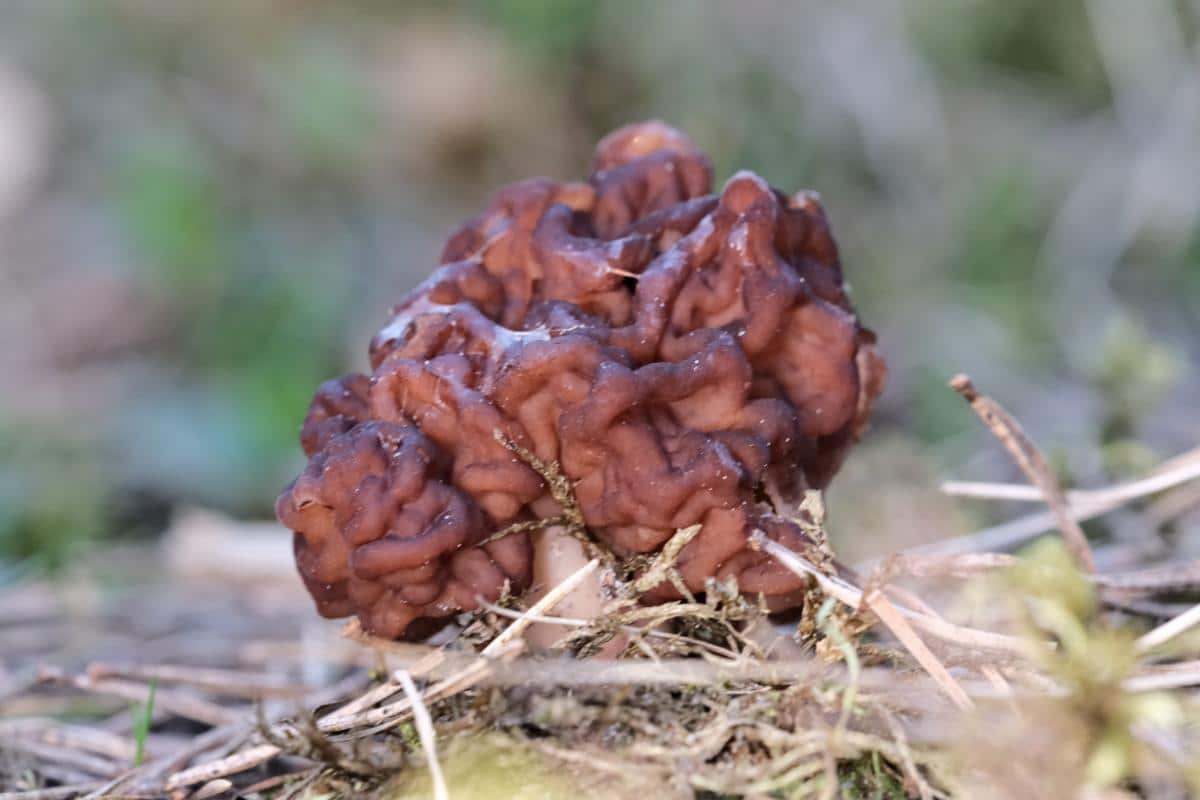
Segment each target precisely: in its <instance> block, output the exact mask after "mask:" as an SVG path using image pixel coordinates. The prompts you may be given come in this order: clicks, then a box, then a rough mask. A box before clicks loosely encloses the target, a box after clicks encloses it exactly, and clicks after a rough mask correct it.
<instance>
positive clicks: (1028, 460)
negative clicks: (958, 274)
mask: <svg viewBox="0 0 1200 800" xmlns="http://www.w3.org/2000/svg"><path fill="white" fill-rule="evenodd" d="M950 386H951V388H953V389H954V391H956V392H958V393H959V394H960V395H962V396H963V398H964V399H965V400H966V401H967V402H968V403H970V404H971V408H972V409H973V410H974V411H975V413H976V414H977V415H978V416H979V418H980V419H981V420H983V422H984V424H985V425H987V426H988V428H990V429H991V431H992V433H994V434H995V435H996V438H998V439H999V440H1000V442H1001V443H1002V444H1003V445H1004V446H1005V448H1006V449H1007V450H1008V452H1009V454H1011V455H1012V457H1013V459H1014V460H1015V461H1016V462H1017V466H1019V467H1020V468H1021V470H1022V471H1023V472H1024V473H1025V475H1026V476H1027V477H1028V478H1029V480H1030V481H1032V482H1033V484H1034V485H1035V486H1037V488H1038V489H1039V490H1040V491H1041V493H1042V495H1043V497H1044V498H1045V500H1046V504H1047V505H1049V506H1050V511H1051V513H1053V514H1054V518H1055V520H1056V522H1057V523H1058V528H1059V530H1060V531H1062V534H1063V537H1064V538H1065V539H1066V541H1067V548H1068V549H1070V551H1071V554H1072V555H1073V556H1074V558H1075V561H1076V563H1077V564H1078V565H1079V567H1080V568H1081V569H1082V570H1083V571H1084V572H1095V571H1096V563H1095V560H1094V559H1093V558H1092V548H1091V546H1090V545H1089V544H1088V541H1087V536H1086V535H1085V534H1084V532H1083V528H1081V527H1079V523H1078V522H1077V521H1076V520H1075V518H1074V517H1073V516H1072V515H1071V513H1070V510H1069V508H1068V506H1067V501H1066V500H1065V499H1064V497H1063V493H1062V487H1060V486H1059V485H1058V480H1057V479H1056V478H1055V477H1054V473H1053V472H1051V470H1050V465H1049V464H1047V463H1046V459H1045V457H1044V456H1043V455H1042V453H1041V451H1040V450H1038V448H1037V445H1035V444H1034V443H1033V441H1032V440H1030V438H1029V436H1028V435H1027V434H1026V433H1025V431H1024V429H1023V428H1022V427H1021V424H1020V423H1019V422H1017V420H1016V419H1015V418H1014V417H1013V416H1012V415H1011V414H1009V413H1008V412H1007V411H1005V410H1004V408H1003V407H1002V406H1001V405H1000V404H999V403H997V402H996V401H995V400H993V399H992V398H990V397H988V396H986V395H981V394H979V393H978V392H977V391H976V390H975V386H974V385H973V384H972V383H971V379H970V378H968V377H967V376H966V375H955V376H954V378H952V379H951V380H950Z"/></svg>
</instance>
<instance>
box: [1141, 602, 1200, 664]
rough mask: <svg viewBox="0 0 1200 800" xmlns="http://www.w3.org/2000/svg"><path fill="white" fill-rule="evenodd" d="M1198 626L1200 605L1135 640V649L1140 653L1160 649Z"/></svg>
mask: <svg viewBox="0 0 1200 800" xmlns="http://www.w3.org/2000/svg"><path fill="white" fill-rule="evenodd" d="M1196 625H1200V603H1197V604H1196V605H1194V606H1192V607H1191V608H1189V609H1188V610H1187V611H1185V612H1183V613H1182V614H1180V615H1179V616H1177V617H1175V618H1174V619H1170V620H1167V621H1166V622H1164V623H1163V624H1162V625H1159V626H1158V627H1157V628H1155V629H1154V630H1152V631H1150V632H1149V633H1147V634H1145V635H1144V636H1142V637H1141V638H1140V639H1138V640H1137V648H1138V650H1139V651H1141V652H1143V653H1144V652H1146V651H1147V650H1153V649H1154V648H1156V647H1162V646H1163V645H1164V644H1166V643H1167V642H1169V641H1171V640H1172V639H1174V638H1175V637H1176V636H1179V635H1180V634H1182V633H1184V632H1186V631H1188V630H1190V629H1191V628H1193V627H1195V626H1196Z"/></svg>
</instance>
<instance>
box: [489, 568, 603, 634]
mask: <svg viewBox="0 0 1200 800" xmlns="http://www.w3.org/2000/svg"><path fill="white" fill-rule="evenodd" d="M599 566H600V559H598V558H593V559H592V560H591V561H589V562H587V563H586V564H584V565H583V566H582V567H580V568H579V569H577V570H575V571H574V572H572V573H571V574H570V575H568V576H567V577H566V578H564V579H563V581H562V582H561V583H559V584H558V585H557V586H555V587H554V588H553V589H551V590H550V591H548V592H546V594H545V595H543V596H542V598H541V599H539V600H538V601H537V602H536V603H534V604H533V605H532V606H530V607H529V609H528V610H527V611H526V612H525V613H523V614H522V615H521V616H520V618H518V619H517V620H516V621H515V622H513V624H511V625H509V626H508V627H507V628H505V629H504V630H502V631H501V632H500V635H499V636H497V637H496V638H495V639H493V640H492V641H491V643H490V644H489V645H488V646H487V647H485V648H483V652H482V653H480V655H482V656H483V657H484V658H495V657H496V656H497V655H499V654H500V653H501V652H502V651H503V650H504V648H505V647H507V646H508V643H509V642H511V641H513V640H514V639H516V638H518V637H519V636H520V635H521V634H522V633H524V632H525V630H526V629H527V628H528V627H529V626H530V625H532V624H533V620H532V619H531V617H536V616H541V615H544V614H545V613H546V612H547V611H549V610H550V609H552V608H554V607H555V606H557V605H558V604H559V603H561V602H562V601H563V600H564V599H566V597H567V595H569V594H570V593H571V592H573V591H575V590H576V589H578V588H579V586H580V584H582V583H583V582H584V580H586V579H587V577H588V576H589V575H591V574H592V573H593V572H595V571H596V568H597V567H599Z"/></svg>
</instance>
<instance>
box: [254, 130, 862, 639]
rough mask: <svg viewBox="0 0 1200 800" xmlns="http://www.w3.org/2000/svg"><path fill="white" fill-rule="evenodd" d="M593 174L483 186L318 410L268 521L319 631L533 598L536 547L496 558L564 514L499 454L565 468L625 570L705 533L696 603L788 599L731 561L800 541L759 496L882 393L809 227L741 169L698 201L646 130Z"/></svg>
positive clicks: (764, 575)
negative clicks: (728, 587) (640, 557)
mask: <svg viewBox="0 0 1200 800" xmlns="http://www.w3.org/2000/svg"><path fill="white" fill-rule="evenodd" d="M593 170H594V172H593V175H592V176H591V178H590V179H589V180H588V182H586V183H558V182H555V181H551V180H548V179H535V180H531V181H525V182H522V183H517V184H513V185H511V186H508V187H506V188H504V189H502V190H500V191H499V192H498V193H497V194H496V195H495V196H494V197H493V199H492V202H491V204H490V205H489V207H488V208H487V209H486V210H485V211H484V212H483V213H482V214H480V215H479V216H477V217H475V218H474V219H472V220H471V221H469V222H468V223H467V224H466V225H464V226H463V227H462V228H460V229H459V230H458V231H457V232H456V233H455V234H454V235H453V236H451V238H450V240H449V242H448V243H447V245H446V248H445V250H444V253H443V265H442V266H441V267H440V268H438V269H437V270H436V271H435V272H434V273H433V274H432V275H431V276H430V277H429V278H428V279H427V280H426V281H424V282H423V283H422V284H421V285H420V286H418V287H417V288H416V289H414V290H413V291H412V292H411V293H410V294H409V295H408V296H407V297H406V298H405V299H404V300H403V301H402V302H401V303H400V304H399V305H397V306H396V307H395V309H394V316H393V318H392V320H391V322H390V323H389V324H388V325H387V326H386V327H384V329H383V330H382V331H380V332H379V334H377V335H376V337H375V338H374V340H373V341H372V343H371V348H370V352H371V365H372V369H373V374H372V375H371V376H370V378H367V377H365V376H362V375H351V376H347V377H345V378H342V379H340V380H337V381H331V382H329V383H326V384H325V385H323V386H322V387H321V389H320V390H318V392H317V395H316V397H315V398H314V400H313V405H312V408H311V410H310V412H309V414H308V417H307V418H306V420H305V424H304V428H303V431H302V434H301V440H302V443H303V445H304V448H305V452H306V453H307V454H308V455H309V457H310V461H309V465H308V468H307V469H306V470H305V471H304V473H303V474H302V475H301V476H300V477H299V478H297V479H296V481H295V482H294V483H293V484H292V486H290V487H289V488H288V489H287V490H285V492H284V493H283V495H282V496H281V497H280V499H279V503H278V506H277V510H278V514H279V518H280V519H281V520H282V521H283V522H284V523H285V524H286V525H288V526H289V527H290V528H292V529H293V530H294V531H295V532H296V535H295V547H296V559H297V564H298V565H299V568H300V572H301V574H302V576H303V577H304V580H305V583H306V585H307V587H308V588H309V590H310V592H311V593H312V594H313V597H314V599H315V600H316V602H317V606H318V610H319V611H320V612H321V613H322V614H324V615H326V616H345V615H348V614H357V615H358V616H359V618H360V619H361V620H362V623H363V625H364V627H365V628H366V629H367V630H369V631H371V632H373V633H376V634H378V635H382V636H389V637H399V636H402V635H412V634H413V633H414V631H415V630H416V629H417V628H416V627H411V626H412V625H413V623H414V622H415V621H417V620H420V619H428V618H433V619H438V618H445V617H449V616H452V615H453V614H455V613H457V612H459V611H462V610H469V609H474V608H476V607H478V598H480V597H483V598H486V599H489V600H494V599H495V598H496V597H498V596H499V595H500V593H501V592H502V590H503V588H504V586H505V584H506V583H507V584H508V586H509V588H510V589H511V590H512V591H517V592H519V591H522V590H524V589H525V588H526V587H527V586H528V584H529V582H530V578H531V562H532V555H531V550H530V544H529V541H528V537H527V534H524V533H512V534H510V535H507V536H503V537H501V538H498V539H495V540H489V537H491V536H492V534H494V533H495V532H497V531H499V530H501V529H502V528H504V527H505V526H508V525H510V524H512V523H514V522H520V521H525V520H534V519H538V518H548V517H553V516H555V515H557V514H559V513H560V512H561V509H560V508H559V507H558V504H557V503H556V501H555V500H554V499H553V497H552V496H551V494H550V492H549V489H548V487H547V486H546V485H545V484H544V481H543V479H542V478H541V476H539V475H538V474H537V473H536V472H535V471H534V470H533V469H532V468H531V467H530V466H529V465H528V464H526V463H525V462H524V461H523V460H521V459H520V458H518V457H516V456H515V455H514V454H513V452H511V451H510V450H509V449H508V448H507V447H506V446H505V445H504V444H503V443H502V442H501V441H499V440H498V438H497V436H496V434H497V433H499V434H501V435H502V436H503V437H504V438H505V439H507V440H510V441H512V442H515V443H517V444H519V445H521V446H523V447H524V448H526V449H528V450H529V451H531V452H532V453H534V454H535V455H537V456H538V457H539V458H540V459H542V460H543V461H546V462H554V463H557V464H559V465H560V467H561V469H562V471H563V473H564V474H565V475H566V476H567V477H568V478H570V479H571V481H572V482H573V486H574V492H575V496H576V500H577V502H578V505H579V508H580V510H581V512H582V515H583V519H584V522H585V523H586V525H587V527H588V531H589V533H590V535H592V536H593V537H595V538H596V539H597V540H599V541H600V542H602V543H603V544H604V545H606V546H607V547H608V548H609V549H610V550H611V551H612V552H614V553H615V554H616V555H618V556H621V557H626V556H632V555H635V554H644V553H652V552H655V551H656V550H658V549H660V548H661V547H662V546H663V545H664V544H665V543H666V541H667V540H668V539H670V537H671V536H672V534H673V533H674V532H675V531H676V530H677V529H679V528H683V527H687V526H690V525H694V524H697V523H699V524H701V525H702V526H703V527H702V529H701V532H700V534H699V535H698V536H696V538H695V539H693V540H692V541H691V542H690V543H689V544H688V545H687V546H686V547H685V548H684V550H683V551H682V553H681V554H680V556H679V558H678V560H677V567H678V569H679V572H680V573H681V575H682V577H683V582H684V584H685V585H686V587H687V588H688V589H689V590H690V591H692V592H696V593H701V592H703V591H704V588H705V581H706V579H708V578H710V577H716V578H718V579H723V578H727V577H734V578H736V579H737V581H738V586H739V588H740V590H741V591H742V592H745V593H749V594H754V595H762V596H764V597H765V599H766V600H767V602H768V604H769V605H770V607H772V608H776V609H781V608H787V607H791V606H794V605H796V604H798V603H800V602H802V600H801V594H802V589H803V582H802V580H801V579H799V578H797V577H796V576H795V575H793V574H792V573H790V572H788V571H787V570H785V569H783V568H782V567H780V566H779V565H778V564H777V563H776V562H774V561H773V560H771V559H770V558H769V557H767V556H765V555H764V554H763V553H761V552H759V551H757V550H755V549H752V548H751V547H750V546H749V544H748V542H749V535H750V533H751V532H752V531H754V530H756V529H758V530H762V531H764V532H765V533H766V535H767V536H769V537H771V538H773V539H776V540H779V541H782V542H784V543H786V544H789V545H790V546H799V545H800V544H801V542H802V541H803V538H804V537H803V534H802V533H801V531H800V529H799V528H798V526H796V525H795V524H794V523H792V522H789V521H787V520H786V519H784V518H782V517H780V516H778V515H776V513H775V512H774V510H773V509H771V508H770V507H769V506H768V505H767V504H766V503H764V502H763V501H762V498H763V497H764V496H765V495H766V491H765V490H766V488H767V487H768V486H769V487H770V488H771V489H772V490H773V491H774V492H777V493H778V496H781V497H783V498H784V499H785V500H796V499H798V498H799V497H800V495H801V493H802V492H803V491H804V490H805V489H808V488H820V487H823V486H825V485H826V484H827V483H828V481H829V480H830V478H831V477H832V475H833V474H834V473H835V472H836V471H837V468H838V466H839V465H840V463H841V460H842V458H843V456H844V455H845V453H846V451H847V449H848V448H849V447H850V445H851V444H852V443H853V442H854V441H855V439H856V438H857V437H858V435H859V434H860V433H861V431H862V430H863V428H864V426H865V423H866V418H867V415H868V413H869V411H870V407H871V404H872V402H873V400H874V399H875V397H877V396H878V395H879V393H880V391H881V390H882V385H883V380H884V376H885V368H884V365H883V361H882V359H881V358H880V357H879V356H878V355H877V354H876V351H875V348H874V337H873V336H872V334H871V333H870V332H869V331H867V330H866V329H864V328H862V327H861V326H860V325H859V323H858V321H857V318H856V317H855V315H854V311H853V308H852V306H851V304H850V301H849V299H848V297H847V296H846V294H845V291H844V289H843V284H842V275H841V268H840V265H839V263H838V257H837V248H836V245H835V244H834V241H833V238H832V236H831V234H830V231H829V226H828V223H827V221H826V219H825V215H824V212H823V211H822V209H821V207H820V205H819V203H818V202H817V200H816V198H815V196H813V195H811V194H807V193H801V194H797V195H794V196H792V197H788V196H785V195H783V194H782V193H780V192H778V191H776V190H774V189H772V188H771V187H770V186H768V185H767V184H766V183H765V182H764V181H763V180H762V179H761V178H759V177H757V176H756V175H754V174H752V173H748V172H742V173H738V174H737V175H735V176H734V177H733V178H732V179H730V180H729V181H728V183H726V185H725V187H724V189H723V190H722V191H721V193H720V195H719V196H712V195H710V194H708V192H709V191H710V184H711V167H710V166H709V163H708V161H707V159H706V158H705V157H704V156H703V155H702V154H701V153H699V152H698V151H697V150H696V149H695V147H694V145H692V143H691V142H690V141H689V140H688V139H687V137H685V136H684V135H683V134H681V133H679V132H678V131H675V130H674V129H672V128H669V127H668V126H666V125H664V124H662V123H660V122H649V123H642V124H638V125H630V126H627V127H625V128H622V129H620V130H618V131H616V132H614V133H612V134H610V135H609V136H607V137H605V138H604V139H603V140H602V141H601V142H600V144H599V146H598V148H597V152H596V156H595V159H594V162H593ZM673 597H678V593H677V590H676V589H675V588H674V587H672V586H671V585H669V584H663V585H662V586H659V587H657V588H656V589H654V590H652V591H651V592H650V593H649V594H648V595H646V597H645V599H646V600H648V601H651V602H653V601H662V600H666V599H671V598H673Z"/></svg>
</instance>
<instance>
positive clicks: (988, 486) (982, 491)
mask: <svg viewBox="0 0 1200 800" xmlns="http://www.w3.org/2000/svg"><path fill="white" fill-rule="evenodd" d="M1169 463H1172V464H1177V465H1178V466H1176V467H1174V468H1173V469H1167V470H1166V471H1162V469H1163V468H1162V466H1160V467H1159V468H1158V469H1156V470H1155V471H1154V473H1152V474H1150V475H1148V476H1146V477H1145V478H1139V479H1138V480H1135V481H1129V482H1127V483H1119V484H1116V485H1115V486H1109V487H1107V488H1104V489H1072V490H1068V491H1066V492H1064V493H1063V496H1064V497H1065V498H1066V500H1067V502H1068V503H1069V504H1070V505H1072V506H1088V505H1107V504H1109V503H1128V502H1129V501H1131V500H1137V499H1138V498H1140V497H1146V496H1147V495H1152V494H1157V493H1158V492H1162V491H1165V490H1167V489H1171V488H1174V487H1175V486H1179V485H1180V484H1183V483H1187V482H1189V481H1192V480H1195V479H1197V478H1200V448H1197V449H1194V450H1189V451H1187V452H1186V453H1181V454H1180V455H1178V456H1176V457H1175V458H1172V459H1171V461H1170V462H1169ZM942 491H943V492H945V493H946V494H949V495H955V496H959V497H978V498H981V499H985V500H1021V501H1028V502H1041V501H1043V500H1044V499H1045V495H1043V494H1042V491H1041V489H1039V488H1038V487H1036V486H1025V485H1022V484H1014V483H984V482H977V481H946V482H945V483H943V484H942Z"/></svg>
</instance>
